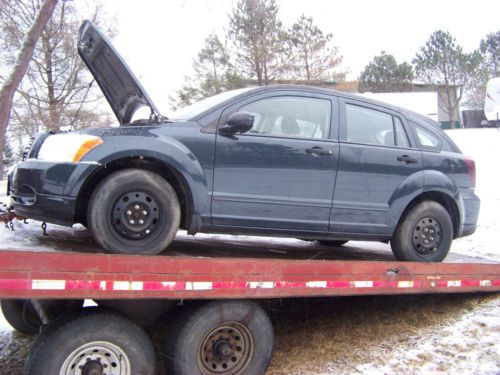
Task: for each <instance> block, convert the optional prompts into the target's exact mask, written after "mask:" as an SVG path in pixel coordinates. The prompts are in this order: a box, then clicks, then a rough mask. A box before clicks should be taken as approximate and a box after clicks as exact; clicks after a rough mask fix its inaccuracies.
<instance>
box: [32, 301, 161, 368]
mask: <svg viewBox="0 0 500 375" xmlns="http://www.w3.org/2000/svg"><path fill="white" fill-rule="evenodd" d="M76 368H80V369H81V372H79V373H82V374H86V373H88V374H91V373H100V372H99V370H100V371H101V372H106V373H108V372H107V371H105V370H106V369H109V370H111V369H113V370H114V371H116V373H117V374H120V375H122V374H126V375H135V374H138V375H155V374H156V373H157V372H156V358H155V351H154V348H153V345H152V343H151V340H150V339H149V337H148V336H147V334H146V333H145V332H144V330H143V329H142V328H140V327H139V326H138V325H136V324H135V323H132V322H131V321H129V320H128V319H126V318H124V317H122V316H121V315H119V314H117V313H114V312H110V311H106V310H103V309H100V308H86V309H84V310H82V311H81V312H80V313H78V314H70V315H68V316H64V317H61V319H58V320H55V321H53V322H52V323H51V324H49V325H48V326H46V327H45V328H44V329H43V330H42V332H41V333H40V335H39V336H38V337H37V338H36V340H35V341H34V342H33V344H32V346H31V349H30V352H29V354H28V358H27V360H26V363H25V366H24V372H23V374H24V375H46V374H63V375H70V374H74V373H76V372H75V369H76Z"/></svg>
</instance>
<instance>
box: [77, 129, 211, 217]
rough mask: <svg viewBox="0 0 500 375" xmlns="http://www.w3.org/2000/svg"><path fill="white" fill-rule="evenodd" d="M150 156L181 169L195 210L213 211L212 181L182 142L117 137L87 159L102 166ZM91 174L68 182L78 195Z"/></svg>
mask: <svg viewBox="0 0 500 375" xmlns="http://www.w3.org/2000/svg"><path fill="white" fill-rule="evenodd" d="M141 157H143V158H150V159H155V160H159V161H161V162H164V163H166V164H168V165H170V166H171V167H172V168H174V169H176V170H177V172H179V173H180V174H181V175H182V177H183V178H184V180H185V181H186V183H187V185H188V186H189V188H190V190H191V193H192V198H193V210H194V213H206V212H210V201H209V197H210V195H209V182H208V179H207V176H206V174H205V171H204V169H203V167H202V165H201V163H200V161H199V160H198V159H197V157H196V156H195V155H194V154H193V153H192V152H191V151H190V150H189V149H188V148H187V147H186V146H184V145H183V144H182V143H180V142H178V141H176V140H174V139H171V138H166V137H161V138H159V137H158V138H152V137H140V136H138V137H131V136H113V137H108V138H106V140H105V142H104V143H103V144H102V145H100V146H99V147H96V148H95V149H94V150H92V151H91V152H89V153H88V154H87V155H85V157H84V159H83V160H92V161H97V162H98V163H99V164H100V165H101V167H102V168H106V166H107V165H108V164H110V163H112V162H113V161H116V160H119V159H125V158H141ZM88 177H89V176H81V178H79V179H78V181H74V183H72V184H68V187H69V188H70V189H71V192H68V193H69V194H70V195H72V196H76V195H77V194H78V192H79V191H80V189H81V187H82V186H83V184H84V183H85V181H86V180H87V178H88Z"/></svg>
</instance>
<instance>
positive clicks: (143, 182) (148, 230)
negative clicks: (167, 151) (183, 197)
mask: <svg viewBox="0 0 500 375" xmlns="http://www.w3.org/2000/svg"><path fill="white" fill-rule="evenodd" d="M180 216H181V214H180V205H179V200H178V198H177V195H176V193H175V191H174V189H173V188H172V186H170V184H169V183H168V182H167V181H166V180H165V179H163V178H162V177H160V176H159V175H157V174H155V173H153V172H149V171H144V170H140V169H126V170H122V171H118V172H115V173H113V174H111V175H110V176H108V177H106V178H105V179H104V180H103V181H102V182H101V183H100V184H99V185H98V187H97V188H96V190H95V191H94V193H93V194H92V197H91V199H90V204H89V210H88V215H87V225H88V228H89V230H90V233H91V234H92V237H93V238H94V240H95V241H96V242H97V243H98V244H99V245H101V246H102V247H103V248H104V249H105V250H106V251H108V252H110V253H118V254H120V253H121V254H148V255H152V254H158V253H160V252H162V251H163V250H165V249H166V248H167V247H168V245H170V243H171V242H172V240H173V239H174V237H175V234H176V233H177V230H178V229H179V224H180Z"/></svg>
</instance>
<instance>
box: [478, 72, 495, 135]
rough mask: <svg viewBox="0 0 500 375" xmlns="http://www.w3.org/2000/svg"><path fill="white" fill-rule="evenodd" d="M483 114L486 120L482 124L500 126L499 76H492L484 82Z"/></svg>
mask: <svg viewBox="0 0 500 375" xmlns="http://www.w3.org/2000/svg"><path fill="white" fill-rule="evenodd" d="M484 115H485V116H486V119H487V120H488V122H487V123H485V122H483V123H482V124H481V125H482V126H497V127H498V126H500V77H496V78H492V79H490V80H489V81H488V83H487V84H486V98H485V99H484Z"/></svg>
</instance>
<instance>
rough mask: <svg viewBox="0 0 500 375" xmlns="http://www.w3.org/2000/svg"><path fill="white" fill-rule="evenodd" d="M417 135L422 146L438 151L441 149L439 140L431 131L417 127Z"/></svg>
mask: <svg viewBox="0 0 500 375" xmlns="http://www.w3.org/2000/svg"><path fill="white" fill-rule="evenodd" d="M415 133H417V139H418V142H419V143H420V144H421V145H422V146H424V147H429V148H436V149H437V148H438V147H439V143H440V142H439V138H438V137H436V136H435V135H434V134H432V133H431V132H430V131H428V130H426V129H424V128H422V127H420V126H418V125H417V126H415Z"/></svg>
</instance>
